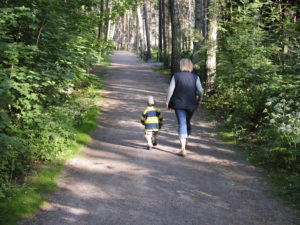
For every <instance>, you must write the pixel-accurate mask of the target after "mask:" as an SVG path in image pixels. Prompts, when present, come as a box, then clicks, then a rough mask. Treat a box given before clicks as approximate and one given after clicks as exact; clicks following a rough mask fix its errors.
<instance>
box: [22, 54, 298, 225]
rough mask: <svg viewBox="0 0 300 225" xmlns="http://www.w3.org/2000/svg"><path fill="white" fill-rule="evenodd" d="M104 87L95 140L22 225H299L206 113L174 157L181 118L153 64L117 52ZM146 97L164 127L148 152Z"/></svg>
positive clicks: (196, 118) (196, 120)
mask: <svg viewBox="0 0 300 225" xmlns="http://www.w3.org/2000/svg"><path fill="white" fill-rule="evenodd" d="M105 82H106V87H105V89H104V90H103V96H104V102H103V106H102V112H101V116H100V119H99V128H98V129H97V130H96V131H95V133H94V135H93V140H92V141H91V142H90V143H89V144H88V145H87V146H85V147H84V148H83V149H82V150H83V151H84V154H83V156H77V157H75V158H73V159H72V160H70V161H69V162H68V163H67V165H66V169H65V171H64V172H63V173H62V174H61V176H60V178H59V180H58V182H57V183H58V186H59V187H60V189H61V190H60V191H59V192H58V193H55V194H53V195H52V196H51V202H50V204H48V205H47V206H45V207H43V209H42V210H41V211H40V212H39V213H38V215H37V217H36V218H34V219H31V220H25V221H22V222H21V223H20V224H27V225H28V224H40V225H63V224H72V225H84V224H89V225H163V224H165V225H185V224H187V225H234V224H239V225H250V224H261V225H269V224H270V225H288V224H300V220H299V218H296V217H295V216H294V215H293V212H292V210H290V209H288V208H286V207H283V206H282V205H281V204H280V203H279V201H278V200H276V199H274V198H272V197H270V196H268V194H267V193H268V192H267V191H268V185H267V183H266V181H265V179H264V178H263V173H262V171H260V170H259V169H257V168H255V167H254V166H251V165H250V164H249V163H248V162H247V161H246V160H244V159H243V157H241V155H240V154H238V153H237V152H235V151H233V150H232V149H231V148H230V146H227V145H226V144H223V143H222V142H221V141H220V140H219V139H218V138H217V137H216V135H215V133H214V130H213V126H212V125H211V124H210V123H209V122H207V120H206V119H205V118H203V116H202V113H201V111H200V112H199V111H198V112H197V113H196V115H195V116H194V117H193V120H192V122H193V135H192V137H191V139H190V141H189V146H188V151H187V153H188V155H187V157H186V158H181V157H179V156H177V155H176V153H177V152H178V151H179V142H178V138H177V122H176V118H175V115H174V112H170V111H167V110H165V108H164V102H165V97H166V90H167V87H168V84H167V82H166V79H165V78H164V77H163V76H162V75H160V74H158V73H155V72H153V71H152V70H151V65H147V64H141V63H137V58H136V56H134V55H133V54H131V53H128V52H115V55H114V56H113V57H112V65H111V66H109V75H108V76H107V79H106V81H105ZM149 94H153V95H154V97H155V98H156V101H157V107H158V108H160V109H161V111H162V113H163V116H164V122H165V126H164V127H163V130H162V131H161V132H160V133H159V136H158V146H157V148H156V149H154V150H151V151H147V150H146V148H145V140H144V136H143V127H142V126H141V124H140V122H139V117H140V114H141V112H142V111H143V110H144V109H145V107H146V96H147V95H149Z"/></svg>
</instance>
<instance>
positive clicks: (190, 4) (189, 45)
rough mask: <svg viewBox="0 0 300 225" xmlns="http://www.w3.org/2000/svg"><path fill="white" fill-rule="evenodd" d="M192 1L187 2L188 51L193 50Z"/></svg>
mask: <svg viewBox="0 0 300 225" xmlns="http://www.w3.org/2000/svg"><path fill="white" fill-rule="evenodd" d="M191 40H192V0H189V30H188V49H190V50H192V49H193V43H192V41H191Z"/></svg>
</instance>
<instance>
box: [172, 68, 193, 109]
mask: <svg viewBox="0 0 300 225" xmlns="http://www.w3.org/2000/svg"><path fill="white" fill-rule="evenodd" d="M197 78H198V76H197V75H196V74H194V73H189V72H178V73H175V74H174V79H175V89H174V92H173V95H172V97H171V100H170V103H169V107H170V108H172V109H189V110H195V109H196V108H197V100H196V90H197V88H196V82H197Z"/></svg>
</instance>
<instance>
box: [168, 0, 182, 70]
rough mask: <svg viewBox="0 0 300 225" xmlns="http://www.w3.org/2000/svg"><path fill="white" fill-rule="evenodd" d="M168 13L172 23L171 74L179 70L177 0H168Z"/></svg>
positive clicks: (179, 50) (179, 51) (179, 49)
mask: <svg viewBox="0 0 300 225" xmlns="http://www.w3.org/2000/svg"><path fill="white" fill-rule="evenodd" d="M169 4H170V14H171V23H172V56H171V74H172V75H173V74H174V73H176V72H179V71H180V66H179V61H180V54H181V47H180V38H181V35H180V22H179V9H178V0H169Z"/></svg>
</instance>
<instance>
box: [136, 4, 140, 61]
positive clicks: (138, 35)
mask: <svg viewBox="0 0 300 225" xmlns="http://www.w3.org/2000/svg"><path fill="white" fill-rule="evenodd" d="M135 16H136V46H135V50H136V54H137V55H138V54H139V46H140V32H139V29H140V28H139V27H140V25H139V17H138V8H137V9H136V15H135Z"/></svg>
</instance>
